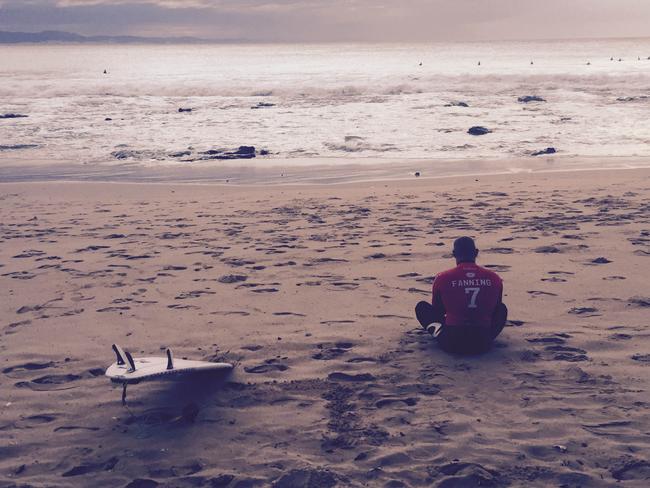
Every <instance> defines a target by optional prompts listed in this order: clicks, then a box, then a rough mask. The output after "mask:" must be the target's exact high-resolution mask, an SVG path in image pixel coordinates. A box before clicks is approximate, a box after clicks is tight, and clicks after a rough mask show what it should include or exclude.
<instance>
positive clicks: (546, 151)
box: [531, 147, 557, 156]
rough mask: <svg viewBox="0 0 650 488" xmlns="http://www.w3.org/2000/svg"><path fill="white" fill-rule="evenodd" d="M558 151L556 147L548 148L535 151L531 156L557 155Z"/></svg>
mask: <svg viewBox="0 0 650 488" xmlns="http://www.w3.org/2000/svg"><path fill="white" fill-rule="evenodd" d="M556 152H557V151H556V149H555V148H554V147H547V148H546V149H542V150H541V151H535V152H534V153H532V154H531V156H541V155H543V154H555V153H556Z"/></svg>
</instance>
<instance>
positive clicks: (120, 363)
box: [112, 344, 126, 366]
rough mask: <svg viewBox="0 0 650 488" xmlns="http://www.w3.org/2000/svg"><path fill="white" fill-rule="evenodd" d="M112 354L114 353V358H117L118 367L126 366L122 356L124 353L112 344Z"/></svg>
mask: <svg viewBox="0 0 650 488" xmlns="http://www.w3.org/2000/svg"><path fill="white" fill-rule="evenodd" d="M112 347H113V352H114V353H115V356H116V357H117V364H118V366H123V365H124V364H126V362H125V361H124V355H123V354H122V353H123V352H124V351H122V348H121V347H120V346H118V345H117V344H113V346H112Z"/></svg>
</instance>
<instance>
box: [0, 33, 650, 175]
mask: <svg viewBox="0 0 650 488" xmlns="http://www.w3.org/2000/svg"><path fill="white" fill-rule="evenodd" d="M104 70H106V74H105V73H104ZM526 96H535V97H540V98H542V99H543V100H544V101H532V102H529V103H524V102H522V101H519V98H520V97H526ZM465 105H466V106H465ZM179 109H191V111H184V112H179ZM649 110H650V39H628V40H584V41H544V42H539V41H535V42H491V43H438V44H383V45H376V44H313V45H303V44H296V45H249V44H244V45H83V44H80V45H12V46H9V45H4V46H0V115H1V114H8V113H13V114H20V115H27V117H22V118H3V119H0V167H2V166H7V165H11V166H12V167H17V166H20V164H28V163H29V162H32V161H40V162H44V163H47V164H51V165H56V164H60V163H66V164H69V163H83V164H85V165H91V166H92V165H99V166H102V167H106V166H107V165H116V166H123V165H125V164H128V165H130V166H143V167H151V166H164V165H180V166H187V165H208V164H213V165H219V164H222V163H221V162H220V161H218V160H211V159H210V158H209V157H206V152H207V151H210V150H217V149H226V150H235V149H237V148H238V147H239V146H254V147H255V148H256V151H257V158H255V159H254V160H252V161H251V160H247V161H245V164H247V165H265V164H267V165H268V164H273V163H274V162H275V163H278V162H280V161H281V162H282V164H284V165H290V164H291V163H292V162H294V161H295V162H296V164H297V163H298V162H301V163H304V162H305V161H307V162H308V161H310V160H314V161H316V160H318V161H327V162H328V164H332V165H336V164H348V163H349V162H350V161H358V162H372V163H378V164H381V163H382V162H391V161H396V160H449V161H452V160H454V161H458V160H469V159H473V160H482V159H490V160H501V159H517V160H519V161H521V162H520V165H522V166H523V167H524V168H525V166H526V164H527V163H526V161H531V164H536V163H532V161H533V160H535V159H539V158H540V156H537V157H536V156H532V154H533V153H535V152H537V151H542V150H545V149H546V148H550V147H552V148H554V149H555V150H556V151H557V152H556V154H555V156H554V157H558V158H563V157H564V158H571V157H581V158H591V157H617V158H618V157H630V158H644V157H648V156H650V123H648V114H649ZM473 126H483V127H486V128H487V129H489V130H490V131H491V132H490V133H488V134H486V135H482V136H473V135H470V134H468V129H469V128H470V127H473ZM262 154H264V155H262ZM208 156H209V154H208ZM542 157H544V156H542ZM242 164H243V163H242Z"/></svg>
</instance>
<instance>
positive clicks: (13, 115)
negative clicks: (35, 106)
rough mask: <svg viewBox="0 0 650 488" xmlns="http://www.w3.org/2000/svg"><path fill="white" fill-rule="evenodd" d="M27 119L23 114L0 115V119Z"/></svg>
mask: <svg viewBox="0 0 650 488" xmlns="http://www.w3.org/2000/svg"><path fill="white" fill-rule="evenodd" d="M25 117H28V116H27V115H23V114H0V119H22V118H25Z"/></svg>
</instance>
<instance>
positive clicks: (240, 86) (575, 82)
mask: <svg viewBox="0 0 650 488" xmlns="http://www.w3.org/2000/svg"><path fill="white" fill-rule="evenodd" d="M529 87H530V88H533V87H534V88H537V89H539V90H547V91H553V90H559V89H566V90H572V91H586V92H593V93H596V94H598V93H602V92H603V90H606V91H608V92H611V93H616V94H620V95H618V96H623V95H625V96H641V95H644V94H647V93H648V92H649V91H650V73H648V74H645V73H636V74H630V73H627V74H624V75H623V74H591V75H576V74H564V75H554V74H530V75H503V74H485V75H477V74H470V73H464V74H459V75H431V76H424V77H421V78H419V79H418V80H409V81H405V80H403V79H399V78H397V79H395V78H388V79H387V78H383V77H382V78H377V79H371V80H368V81H367V82H366V83H358V82H357V83H355V82H343V84H341V82H340V81H336V80H329V79H326V80H311V81H300V80H291V81H287V82H286V84H282V83H275V84H271V83H268V84H262V85H261V86H255V85H254V84H251V83H250V82H248V81H243V80H230V81H229V82H217V81H215V80H211V79H204V80H191V79H190V80H187V81H182V82H179V81H160V80H146V79H145V80H142V79H139V80H128V79H124V78H121V79H115V80H101V81H97V80H67V79H61V80H55V81H51V82H47V83H45V82H44V81H43V80H38V79H11V78H10V79H7V80H4V81H3V83H2V84H1V85H0V98H7V99H16V98H18V99H42V98H65V97H102V98H105V97H116V98H120V97H172V98H195V97H196V98H202V97H214V98H219V97H221V98H268V97H274V98H279V99H288V100H291V99H322V100H337V99H345V98H348V99H355V98H363V97H399V96H403V95H420V94H433V95H435V94H439V93H462V94H465V93H466V94H473V93H476V94H494V93H504V92H513V91H516V90H523V89H526V88H529ZM628 94H630V95H628ZM384 100H385V98H380V99H378V100H376V101H384Z"/></svg>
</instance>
